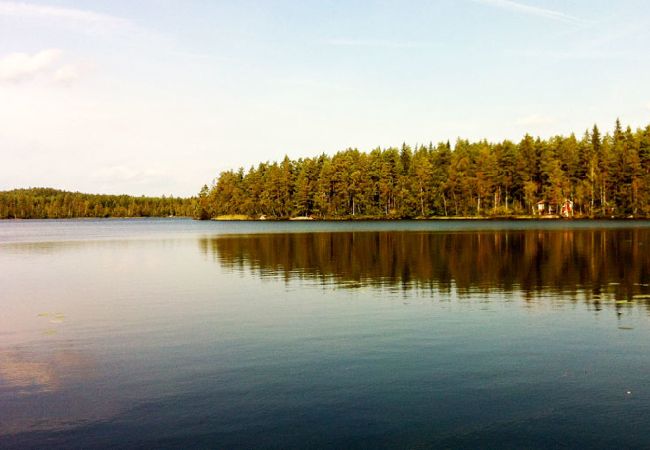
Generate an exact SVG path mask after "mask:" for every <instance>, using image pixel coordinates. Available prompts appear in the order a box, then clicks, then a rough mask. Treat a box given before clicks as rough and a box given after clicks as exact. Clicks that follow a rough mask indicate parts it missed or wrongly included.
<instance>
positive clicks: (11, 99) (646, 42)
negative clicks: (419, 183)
mask: <svg viewBox="0 0 650 450" xmlns="http://www.w3.org/2000/svg"><path fill="white" fill-rule="evenodd" d="M649 48H650V2H647V1H645V0H629V1H623V0H620V1H616V2H611V1H602V0H596V1H594V0H591V1H587V0H573V1H559V0H544V1H543V0H517V1H510V0H428V1H415V0H414V1H409V2H399V1H318V2H317V1H229V2H225V1H208V0H204V1H190V0H139V1H117V0H110V1H109V0H106V1H90V0H87V1H38V2H36V1H30V2H7V1H2V0H0V156H1V164H0V189H8V188H13V187H28V186H53V187H58V188H64V189H71V190H81V191H87V192H106V193H130V194H138V195H139V194H155V195H159V194H175V195H189V194H194V193H196V192H197V191H198V189H199V188H200V186H201V185H202V184H203V183H206V182H207V183H209V182H210V181H211V180H212V179H213V178H214V177H215V176H217V174H218V173H219V172H220V171H221V170H225V169H230V168H237V167H239V166H244V167H249V166H250V165H251V164H256V163H257V162H259V161H267V160H278V159H281V158H282V157H283V156H284V155H285V154H288V155H289V156H291V157H294V158H297V157H305V156H314V155H317V154H320V153H322V152H326V153H334V152H335V151H337V150H342V149H344V148H346V147H357V148H359V149H361V150H369V149H371V148H373V147H376V146H382V147H387V146H391V145H400V144H401V143H402V142H403V141H406V142H407V143H411V144H416V143H422V142H429V141H433V142H438V141H443V140H447V139H450V140H451V141H454V140H455V139H456V137H458V136H461V137H466V138H470V139H480V138H483V137H486V138H488V139H490V140H500V139H503V138H510V139H515V140H518V139H520V138H521V136H522V135H523V134H524V133H525V132H527V131H528V132H530V133H532V134H534V135H540V136H543V137H547V136H551V135H553V134H559V133H561V134H567V133H569V132H571V131H576V132H577V133H580V134H581V133H582V132H583V131H584V129H585V128H587V127H590V126H591V125H592V124H593V123H598V124H599V125H600V126H601V128H603V129H611V126H612V124H613V122H614V120H615V119H616V117H620V118H621V120H622V121H623V122H624V123H626V124H627V123H629V124H631V125H632V126H645V125H647V124H648V123H650V83H648V78H649V75H648V74H650V56H649V55H650V52H649V51H648V49H649Z"/></svg>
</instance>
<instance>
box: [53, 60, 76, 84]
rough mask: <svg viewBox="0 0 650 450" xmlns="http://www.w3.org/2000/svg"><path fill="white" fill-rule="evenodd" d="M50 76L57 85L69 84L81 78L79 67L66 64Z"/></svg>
mask: <svg viewBox="0 0 650 450" xmlns="http://www.w3.org/2000/svg"><path fill="white" fill-rule="evenodd" d="M52 75H53V79H54V81H56V82H57V83H62V84H71V83H73V82H75V81H77V80H78V79H79V77H80V76H81V73H80V67H79V66H78V65H75V64H67V65H65V66H63V67H59V68H58V69H56V70H55V71H54V73H53V74H52Z"/></svg>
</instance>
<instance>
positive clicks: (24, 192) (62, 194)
mask: <svg viewBox="0 0 650 450" xmlns="http://www.w3.org/2000/svg"><path fill="white" fill-rule="evenodd" d="M205 192H206V195H207V192H208V188H207V186H206V187H205ZM197 211H198V207H197V200H196V199H195V198H175V197H165V196H163V197H132V196H129V195H101V194H82V193H79V192H67V191H60V190H57V189H51V188H30V189H15V190H12V191H4V192H0V219H65V218H72V217H168V216H194V215H195V214H196V212H197ZM204 216H205V215H204Z"/></svg>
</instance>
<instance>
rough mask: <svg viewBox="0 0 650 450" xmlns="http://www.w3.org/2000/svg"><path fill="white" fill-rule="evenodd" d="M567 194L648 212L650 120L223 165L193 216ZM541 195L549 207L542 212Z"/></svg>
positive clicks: (598, 205)
mask: <svg viewBox="0 0 650 450" xmlns="http://www.w3.org/2000/svg"><path fill="white" fill-rule="evenodd" d="M568 200H570V201H571V202H572V204H573V208H572V213H571V215H572V216H574V217H612V216H616V217H629V216H635V217H641V216H644V217H648V216H650V126H648V127H646V128H645V129H637V130H635V131H634V130H632V129H631V128H630V127H627V128H625V129H624V128H623V127H622V126H621V124H620V121H618V120H617V121H616V126H615V129H614V131H613V133H611V134H610V133H607V134H605V135H602V134H601V132H600V131H599V129H598V127H597V126H594V127H593V128H592V129H591V130H588V131H586V132H585V133H584V134H583V135H582V136H580V137H576V136H575V135H574V134H571V135H570V136H568V137H563V136H555V137H552V138H550V139H546V140H544V139H540V138H533V137H531V136H530V135H526V136H524V138H523V139H522V140H521V141H520V142H518V143H515V142H511V141H508V140H505V141H503V142H498V143H490V142H487V141H486V140H482V141H479V142H469V141H467V140H464V139H458V140H457V141H456V143H455V144H454V145H453V146H452V145H450V143H449V142H446V143H439V144H437V145H432V144H429V145H418V146H415V147H410V146H408V145H406V144H404V145H402V146H401V148H385V149H382V148H376V149H374V150H372V151H370V152H369V153H364V152H360V151H359V150H357V149H347V150H344V151H341V152H338V153H336V154H335V155H334V156H328V155H324V154H323V155H320V156H317V157H313V158H304V159H303V158H301V159H298V160H291V159H289V158H288V157H285V158H284V160H282V161H281V162H272V163H270V162H266V163H261V164H259V165H258V166H257V167H251V168H250V169H249V170H248V171H245V170H244V169H243V168H242V169H239V170H233V171H226V172H223V173H221V174H220V175H219V177H218V178H217V179H216V180H215V182H214V184H213V186H212V187H211V188H209V187H208V186H204V187H203V189H202V190H201V192H200V194H199V199H198V202H199V204H198V209H197V211H198V216H199V217H200V218H210V217H215V216H224V215H244V216H248V217H251V218H259V217H260V216H265V217H267V218H289V217H294V216H311V217H314V218H333V219H335V218H415V217H440V216H515V215H524V216H526V215H533V214H540V213H541V212H550V211H551V209H550V207H552V206H553V205H561V204H563V203H566V202H567V201H568ZM540 202H543V203H542V204H544V205H546V207H549V205H550V207H549V209H545V210H544V211H540V205H539V204H540ZM556 211H557V207H556Z"/></svg>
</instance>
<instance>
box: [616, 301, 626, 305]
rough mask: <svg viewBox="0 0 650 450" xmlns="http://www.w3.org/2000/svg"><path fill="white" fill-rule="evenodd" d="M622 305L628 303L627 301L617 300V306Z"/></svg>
mask: <svg viewBox="0 0 650 450" xmlns="http://www.w3.org/2000/svg"><path fill="white" fill-rule="evenodd" d="M622 303H627V300H616V304H617V305H620V304H622Z"/></svg>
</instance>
